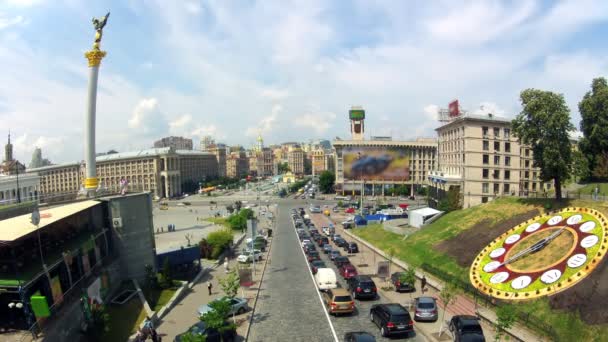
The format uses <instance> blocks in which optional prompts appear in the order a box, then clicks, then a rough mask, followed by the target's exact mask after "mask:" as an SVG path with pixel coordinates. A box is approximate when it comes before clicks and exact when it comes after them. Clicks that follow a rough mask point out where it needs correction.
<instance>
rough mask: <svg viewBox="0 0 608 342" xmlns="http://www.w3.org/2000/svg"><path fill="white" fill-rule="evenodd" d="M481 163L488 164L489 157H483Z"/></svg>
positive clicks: (486, 155)
mask: <svg viewBox="0 0 608 342" xmlns="http://www.w3.org/2000/svg"><path fill="white" fill-rule="evenodd" d="M483 163H484V164H490V156H489V155H488V154H484V155H483Z"/></svg>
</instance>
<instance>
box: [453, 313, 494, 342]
mask: <svg viewBox="0 0 608 342" xmlns="http://www.w3.org/2000/svg"><path fill="white" fill-rule="evenodd" d="M449 327H450V331H451V332H452V335H454V341H456V342H485V340H486V338H485V337H484V336H483V330H482V329H481V325H479V318H478V317H475V316H469V315H456V316H454V317H452V319H451V320H450V325H449Z"/></svg>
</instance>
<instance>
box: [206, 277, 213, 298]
mask: <svg viewBox="0 0 608 342" xmlns="http://www.w3.org/2000/svg"><path fill="white" fill-rule="evenodd" d="M212 288H213V284H211V280H210V281H208V282H207V290H209V295H210V296H211V289H212Z"/></svg>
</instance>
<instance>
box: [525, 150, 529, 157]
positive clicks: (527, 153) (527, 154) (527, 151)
mask: <svg viewBox="0 0 608 342" xmlns="http://www.w3.org/2000/svg"><path fill="white" fill-rule="evenodd" d="M525 155H526V157H529V156H530V150H529V149H526V152H525Z"/></svg>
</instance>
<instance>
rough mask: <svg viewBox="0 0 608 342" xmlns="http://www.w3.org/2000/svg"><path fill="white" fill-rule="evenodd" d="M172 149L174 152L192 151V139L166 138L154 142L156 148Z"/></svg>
mask: <svg viewBox="0 0 608 342" xmlns="http://www.w3.org/2000/svg"><path fill="white" fill-rule="evenodd" d="M163 147H172V148H173V149H174V150H192V139H188V138H184V137H165V138H162V139H160V140H157V141H155V142H154V148H163Z"/></svg>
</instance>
